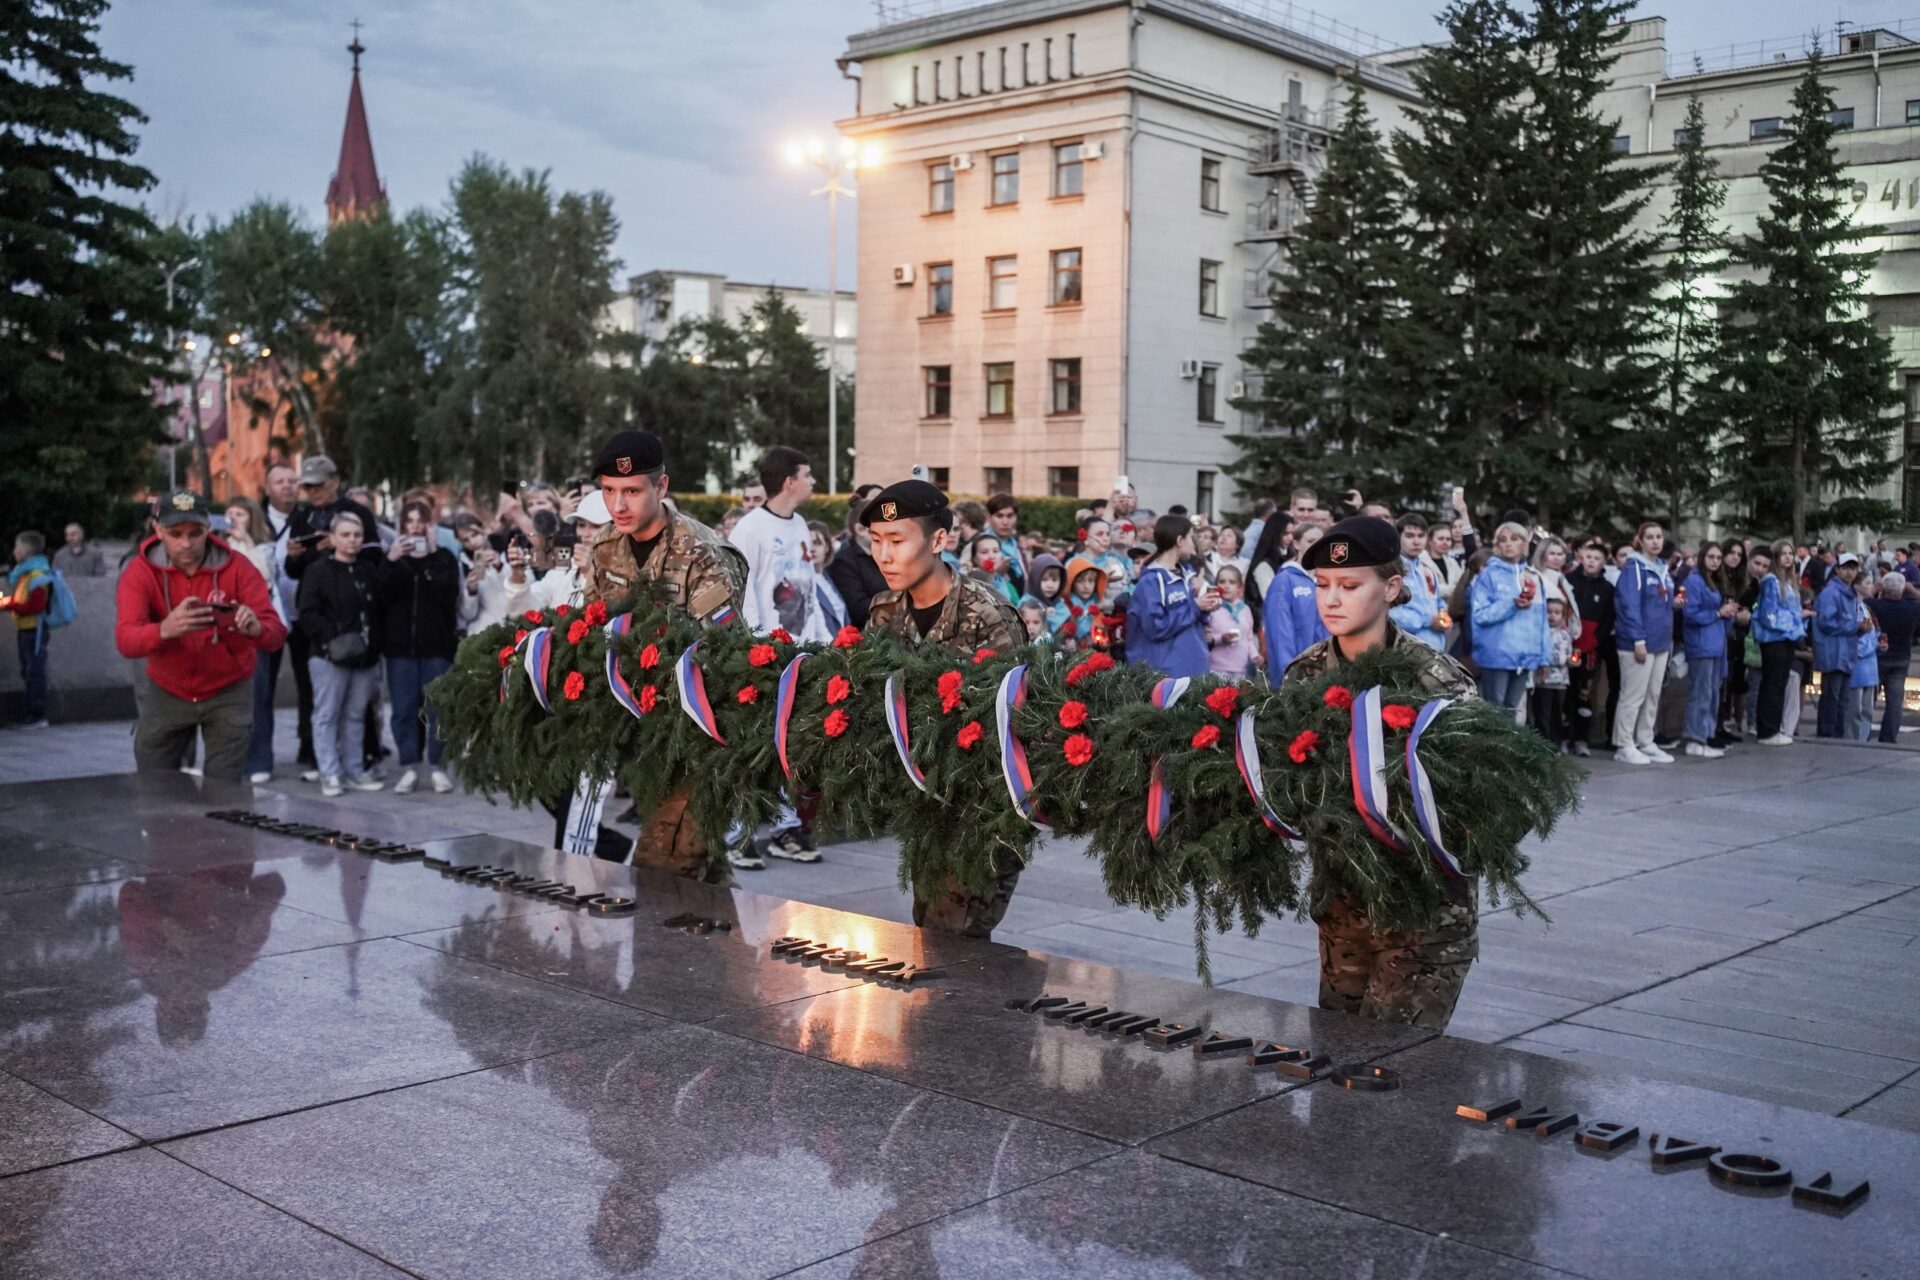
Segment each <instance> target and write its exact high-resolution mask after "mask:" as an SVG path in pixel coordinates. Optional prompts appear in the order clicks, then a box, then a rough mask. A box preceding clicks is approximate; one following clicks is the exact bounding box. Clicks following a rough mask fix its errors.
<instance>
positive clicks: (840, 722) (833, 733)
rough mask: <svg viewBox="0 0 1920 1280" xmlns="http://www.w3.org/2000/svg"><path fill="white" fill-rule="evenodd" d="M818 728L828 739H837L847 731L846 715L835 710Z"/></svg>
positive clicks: (829, 713)
mask: <svg viewBox="0 0 1920 1280" xmlns="http://www.w3.org/2000/svg"><path fill="white" fill-rule="evenodd" d="M856 634H857V633H856ZM820 727H821V728H823V729H825V730H826V731H827V736H828V737H829V738H837V737H839V736H840V735H841V734H843V733H845V732H846V731H847V713H846V712H844V711H837V710H836V711H830V712H828V713H827V718H826V719H825V720H822V721H821V722H820Z"/></svg>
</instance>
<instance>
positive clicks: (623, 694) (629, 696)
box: [605, 613, 646, 717]
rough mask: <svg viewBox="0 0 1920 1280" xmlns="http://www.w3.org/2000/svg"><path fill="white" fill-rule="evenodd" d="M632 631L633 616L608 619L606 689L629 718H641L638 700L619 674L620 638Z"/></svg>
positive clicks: (626, 615)
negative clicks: (611, 692) (625, 710)
mask: <svg viewBox="0 0 1920 1280" xmlns="http://www.w3.org/2000/svg"><path fill="white" fill-rule="evenodd" d="M632 629H633V615H632V614H631V613H623V614H621V615H620V616H619V617H617V618H612V619H609V620H608V622H607V625H606V627H605V630H606V633H607V688H609V689H611V690H612V691H613V700H614V701H615V702H617V703H619V704H620V705H621V706H623V707H625V708H626V709H627V714H629V715H631V716H635V717H638V716H643V715H645V714H646V712H644V711H642V710H641V709H640V701H639V699H637V698H635V697H634V696H633V686H632V685H631V684H629V683H627V678H626V677H625V676H623V675H621V674H620V637H621V636H624V635H625V634H627V632H629V631H631V630H632Z"/></svg>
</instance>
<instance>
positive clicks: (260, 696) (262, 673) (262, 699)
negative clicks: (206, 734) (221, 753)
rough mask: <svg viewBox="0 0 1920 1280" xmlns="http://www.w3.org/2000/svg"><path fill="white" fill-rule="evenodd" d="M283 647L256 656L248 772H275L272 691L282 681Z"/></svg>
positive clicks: (248, 742)
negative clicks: (281, 660)
mask: <svg viewBox="0 0 1920 1280" xmlns="http://www.w3.org/2000/svg"><path fill="white" fill-rule="evenodd" d="M280 652H281V651H280V650H278V649H275V650H274V651H273V652H272V653H255V654H254V655H253V735H252V736H251V737H250V738H248V739H247V773H248V774H249V775H251V774H256V773H272V772H273V694H274V690H275V689H276V688H277V687H278V686H279V684H280Z"/></svg>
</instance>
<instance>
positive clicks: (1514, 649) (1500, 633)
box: [1467, 521, 1548, 711]
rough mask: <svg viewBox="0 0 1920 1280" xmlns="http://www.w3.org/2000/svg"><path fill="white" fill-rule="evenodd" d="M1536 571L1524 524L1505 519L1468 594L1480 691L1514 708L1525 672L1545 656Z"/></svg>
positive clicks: (1521, 694) (1519, 699)
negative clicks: (1528, 547)
mask: <svg viewBox="0 0 1920 1280" xmlns="http://www.w3.org/2000/svg"><path fill="white" fill-rule="evenodd" d="M1542 597H1543V592H1542V590H1541V582H1540V574H1539V572H1538V571H1536V570H1535V569H1534V568H1533V566H1532V565H1530V564H1528V563H1527V529H1526V526H1525V525H1520V524H1515V523H1513V522H1511V521H1509V522H1508V523H1506V524H1503V525H1501V526H1500V527H1499V528H1498V529H1495V530H1494V531H1493V556H1492V558H1491V559H1489V560H1488V561H1487V565H1486V568H1484V569H1482V570H1481V571H1480V574H1479V576H1478V577H1476V578H1475V579H1474V580H1473V589H1472V590H1471V591H1469V592H1468V593H1467V602H1468V610H1469V613H1470V615H1471V617H1472V618H1473V665H1474V666H1476V667H1478V668H1480V696H1481V697H1482V698H1484V699H1486V700H1487V701H1488V702H1491V703H1493V704H1495V705H1496V706H1502V707H1506V708H1508V709H1510V710H1515V711H1517V710H1519V708H1520V704H1521V702H1523V701H1524V700H1525V699H1526V696H1527V676H1528V674H1529V673H1530V672H1531V671H1532V670H1533V669H1534V668H1535V667H1539V666H1544V665H1545V664H1546V661H1547V657H1548V653H1547V608H1546V605H1545V604H1544V603H1543V602H1542Z"/></svg>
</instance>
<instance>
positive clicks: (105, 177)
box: [0, 0, 165, 531]
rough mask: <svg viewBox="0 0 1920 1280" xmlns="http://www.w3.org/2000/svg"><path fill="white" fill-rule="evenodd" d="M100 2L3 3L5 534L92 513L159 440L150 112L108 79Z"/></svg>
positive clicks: (127, 488) (121, 73)
mask: <svg viewBox="0 0 1920 1280" xmlns="http://www.w3.org/2000/svg"><path fill="white" fill-rule="evenodd" d="M106 7H107V6H106V3H105V0H10V2H9V3H8V4H6V5H5V6H4V7H3V8H0V49H4V52H3V53H0V58H3V59H4V69H3V70H0V511H3V512H5V513H6V514H5V520H6V522H7V524H8V526H9V527H10V528H15V529H18V528H23V527H38V528H40V529H42V530H46V531H57V529H58V528H59V526H60V525H62V524H64V523H65V522H66V521H68V520H73V519H80V520H92V521H96V522H97V520H98V518H99V517H100V516H101V515H102V514H103V512H104V508H105V507H106V505H107V503H108V502H110V501H111V500H113V499H114V498H117V497H119V496H121V495H124V494H127V493H129V492H131V491H132V490H133V488H134V487H135V486H136V485H137V484H138V483H139V481H140V480H142V479H143V478H144V477H145V475H146V471H147V465H148V458H149V451H150V448H151V446H152V445H154V444H156V443H158V442H159V440H160V438H161V437H160V433H159V426H160V412H159V409H158V407H157V406H156V404H155V397H154V394H153V382H154V380H155V379H156V378H158V377H159V376H160V372H161V367H160V361H161V359H162V358H163V355H162V352H161V350H160V339H159V338H158V336H157V335H158V333H159V330H160V328H161V326H162V325H163V324H164V322H165V315H164V311H165V302H164V298H165V294H164V282H163V279H162V276H161V272H160V268H159V267H158V265H157V264H155V263H154V262H152V261H151V260H149V257H148V255H147V252H146V243H145V241H146V238H147V237H150V236H151V235H152V234H153V232H154V228H153V225H152V223H151V222H150V221H149V220H148V218H147V216H146V215H145V214H144V213H143V212H141V210H139V209H138V208H136V207H134V206H133V205H131V204H128V203H126V202H125V197H126V196H127V195H130V194H132V193H138V192H141V191H145V190H147V189H148V188H149V187H151V186H152V185H153V175H152V174H151V173H149V172H148V171H147V170H146V169H144V168H142V167H141V166H139V165H138V164H135V163H134V161H133V159H132V157H133V155H134V152H135V150H136V149H137V148H138V145H139V142H138V139H137V137H136V136H135V134H134V132H133V130H134V127H135V126H136V125H139V124H142V123H144V122H145V117H144V116H142V115H141V114H140V112H139V111H138V110H137V109H136V108H135V107H134V106H133V104H132V103H130V102H128V101H126V100H125V99H123V98H120V97H117V96H115V95H113V94H112V93H109V92H107V91H106V90H105V89H104V88H103V87H102V86H105V85H108V84H111V83H112V82H114V81H117V80H125V79H127V78H129V77H130V76H131V75H132V74H133V71H132V68H130V67H129V66H127V65H126V64H124V63H121V62H115V61H113V60H112V59H110V58H108V57H106V56H105V55H104V54H103V53H102V52H101V50H100V46H99V43H98V38H97V37H98V32H99V21H100V15H101V14H102V13H103V12H104V11H105V9H106Z"/></svg>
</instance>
